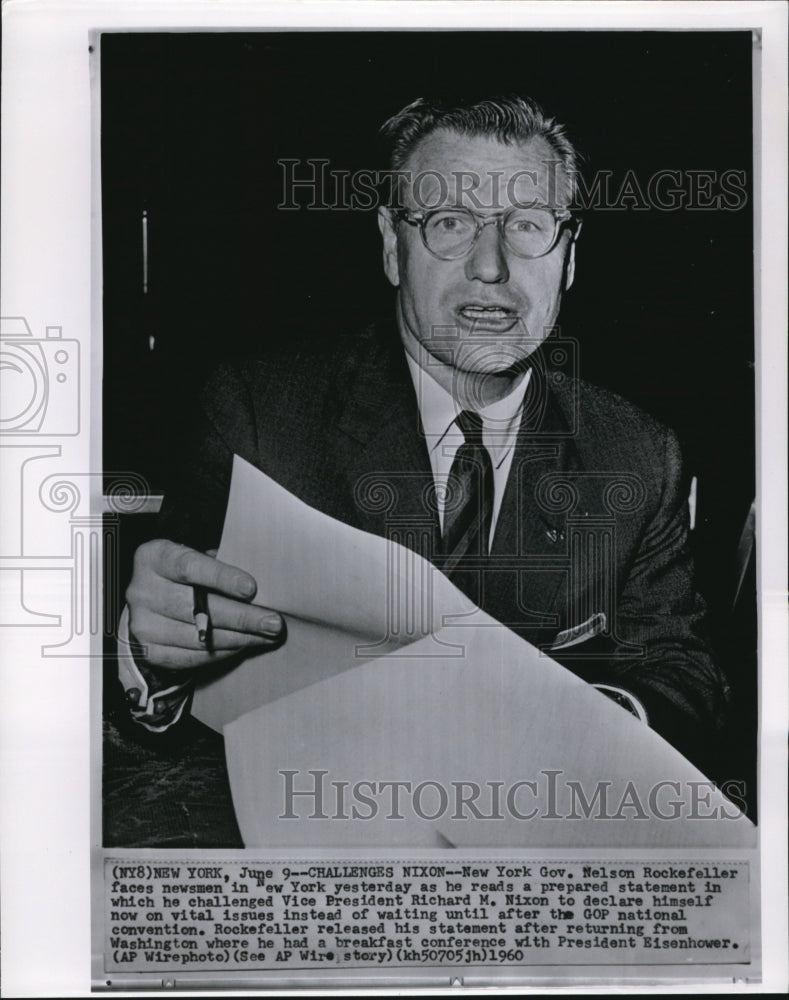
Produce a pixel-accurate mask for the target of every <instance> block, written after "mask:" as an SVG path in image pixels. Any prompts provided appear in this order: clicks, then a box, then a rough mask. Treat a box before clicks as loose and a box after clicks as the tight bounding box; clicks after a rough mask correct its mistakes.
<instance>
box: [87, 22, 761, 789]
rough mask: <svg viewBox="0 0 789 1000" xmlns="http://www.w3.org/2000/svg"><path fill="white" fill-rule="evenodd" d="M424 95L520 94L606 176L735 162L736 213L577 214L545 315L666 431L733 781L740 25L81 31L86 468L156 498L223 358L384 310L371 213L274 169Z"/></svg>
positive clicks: (738, 747) (746, 709) (749, 486)
mask: <svg viewBox="0 0 789 1000" xmlns="http://www.w3.org/2000/svg"><path fill="white" fill-rule="evenodd" d="M446 91H449V92H456V91H467V92H471V93H474V94H484V95H490V94H495V93H502V92H512V91H515V92H519V93H523V94H528V95H530V96H532V97H534V98H536V99H537V100H538V101H539V102H540V103H542V104H543V105H544V107H545V109H546V110H547V111H548V113H549V114H551V115H554V116H556V117H557V118H558V119H559V120H560V121H562V122H564V123H565V124H566V125H567V127H568V131H569V134H570V137H571V138H572V139H573V141H574V142H575V144H576V145H577V147H578V148H579V149H580V150H581V152H582V154H583V155H584V167H585V173H586V174H587V175H588V176H590V177H591V175H593V174H594V173H595V172H596V171H601V170H609V171H612V172H613V175H614V183H613V189H614V190H616V189H617V188H618V184H619V183H621V181H622V180H623V179H624V176H625V174H626V172H627V171H628V170H633V171H635V173H636V175H637V177H638V178H639V180H640V181H641V182H642V184H644V185H645V184H646V182H647V180H648V178H649V177H650V175H651V174H653V173H654V172H655V171H657V170H661V169H673V170H679V171H688V170H717V171H724V170H741V171H745V172H746V174H747V178H748V184H747V187H748V198H747V203H746V204H745V206H744V207H743V208H741V209H739V210H737V211H684V210H680V211H674V212H662V211H657V210H654V209H651V210H648V211H634V210H632V209H630V210H624V211H602V210H596V211H590V212H587V213H586V216H585V220H584V230H583V234H582V237H581V240H580V243H579V247H578V258H577V271H576V281H575V285H574V287H573V289H572V290H571V291H570V293H569V294H568V295H567V297H566V298H565V301H564V305H563V308H562V314H561V323H562V330H563V333H564V334H565V335H566V336H571V337H575V338H577V339H578V341H579V342H580V371H581V374H582V375H583V376H584V377H585V378H588V379H589V380H590V381H593V382H597V383H598V384H602V385H605V386H607V387H609V388H611V389H613V390H615V391H617V392H619V393H621V394H622V395H624V396H626V397H628V398H629V399H631V400H633V401H634V402H636V403H637V404H639V405H641V406H642V407H643V408H645V409H647V410H649V411H650V412H652V413H654V414H655V415H656V416H657V417H659V418H660V419H662V420H663V421H665V422H666V423H668V424H670V425H671V426H673V427H674V428H675V429H676V430H677V432H678V434H679V436H680V440H681V442H682V445H683V448H684V451H685V455H686V459H687V463H688V467H689V472H690V473H691V474H695V475H696V476H698V479H699V496H698V501H699V508H698V521H697V527H696V531H695V537H694V544H695V546H696V549H697V565H698V573H699V586H700V589H701V590H702V592H703V593H705V594H706V596H707V598H708V601H709V603H710V607H711V611H712V622H713V626H714V631H715V636H716V640H717V642H718V645H719V646H720V647H721V649H722V653H723V657H724V660H725V665H726V667H727V669H728V671H729V674H730V676H731V679H732V683H733V685H734V688H735V704H736V705H737V722H736V724H735V726H736V731H735V732H733V733H732V739H731V740H730V741H729V746H730V750H731V761H729V762H728V763H726V764H725V766H724V764H723V763H722V773H723V772H725V771H726V767H728V769H729V770H728V772H727V773H725V774H724V775H723V776H730V777H739V776H740V772H742V771H743V768H745V771H747V775H746V777H747V780H748V781H749V784H752V771H753V760H754V754H753V746H754V741H753V730H754V726H755V705H756V696H755V688H756V684H755V670H756V666H755V654H754V648H755V602H754V598H753V588H752V586H751V587H749V588H748V590H747V593H748V599H747V601H746V602H745V604H744V605H741V606H740V607H739V608H737V609H736V611H735V613H734V614H732V605H731V596H732V587H733V582H734V555H735V551H736V548H737V541H738V538H739V535H740V532H741V530H742V526H743V522H744V519H745V516H746V514H747V511H748V507H749V504H750V502H751V500H752V498H753V495H754V397H753V392H754V381H753V358H754V336H753V308H754V303H753V214H752V199H751V196H750V192H751V187H750V186H751V179H752V175H753V163H752V94H751V34H750V32H723V31H716V32H709V33H703V32H478V31H477V32H440V33H425V32H392V31H388V32H367V31H365V32H340V33H336V32H331V33H330V32H298V33H296V32H293V33H270V32H261V33H254V34H251V33H233V32H228V33H223V34H212V33H203V34H182V33H157V34H137V33H135V34H104V35H102V39H101V120H102V128H101V171H102V177H101V181H102V198H103V205H102V208H103V221H102V226H103V228H102V233H103V253H104V467H105V468H106V469H108V470H112V471H121V470H127V469H130V470H134V471H136V472H139V473H142V474H144V475H145V476H146V478H147V479H148V481H149V483H150V485H151V488H152V491H153V492H160V491H161V489H162V486H163V482H164V478H165V471H166V468H167V465H168V444H167V429H168V427H171V426H172V425H173V424H174V423H175V422H176V418H177V416H178V414H179V413H180V412H181V411H182V410H183V407H184V401H185V399H186V397H187V395H188V394H189V392H190V391H191V389H192V387H193V386H194V385H195V384H196V383H199V381H200V380H201V378H202V376H203V375H204V373H205V372H206V371H207V370H208V369H209V368H211V367H213V366H214V365H215V364H216V363H217V361H218V360H219V359H220V358H221V357H223V356H224V355H226V354H236V353H239V352H242V353H246V352H257V351H261V350H265V347H266V345H267V344H269V343H271V342H273V341H274V340H280V339H281V338H283V337H288V336H289V335H290V334H291V332H293V331H296V330H298V331H299V332H304V331H307V332H309V333H312V334H313V335H315V336H319V337H330V336H332V332H333V331H336V330H338V329H341V328H348V327H356V326H361V325H363V324H366V323H367V322H369V321H370V320H371V319H373V318H375V317H376V316H381V315H387V314H389V315H390V314H391V307H392V299H393V292H392V290H391V288H390V287H389V285H388V283H387V282H386V280H385V278H384V277H383V274H382V271H381V264H380V247H379V238H378V230H377V226H376V223H375V218H374V213H373V212H371V211H367V212H365V211H355V212H350V211H336V210H335V211H307V210H304V209H302V210H300V211H292V212H284V211H281V210H278V208H277V204H278V202H279V201H280V200H281V198H282V187H283V185H282V176H283V175H282V169H281V168H280V167H279V166H278V165H277V160H278V159H282V158H296V159H306V158H308V157H315V158H323V159H328V160H330V161H331V164H330V165H331V168H332V169H338V170H339V169H346V170H351V171H353V170H357V169H360V168H369V169H375V168H380V167H382V166H385V164H382V163H380V162H379V160H378V159H377V144H376V135H377V130H378V127H379V125H380V124H381V122H382V121H383V120H384V119H385V118H387V117H388V116H389V115H391V114H393V113H394V112H396V111H397V110H399V109H400V108H401V107H402V106H403V105H404V104H406V103H408V102H409V101H411V100H413V99H414V98H415V97H416V96H419V95H427V94H436V93H441V92H446ZM301 169H302V170H303V169H304V168H301ZM297 200H298V198H297ZM143 210H145V211H147V213H148V218H149V230H148V232H149V291H148V294H147V295H145V296H144V295H143V294H142V257H141V216H142V212H143ZM149 337H154V338H155V348H154V350H153V351H151V350H150V349H149ZM743 762H745V763H743ZM735 772H736V773H735Z"/></svg>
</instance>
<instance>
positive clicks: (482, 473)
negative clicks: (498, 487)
mask: <svg viewBox="0 0 789 1000" xmlns="http://www.w3.org/2000/svg"><path fill="white" fill-rule="evenodd" d="M456 422H457V425H458V427H460V429H461V431H462V432H463V437H464V439H465V440H464V442H463V444H462V445H461V446H460V447H459V448H458V450H457V452H456V454H455V458H454V461H453V462H452V468H451V469H450V472H449V480H448V483H447V493H446V502H445V505H444V531H443V536H442V547H443V554H444V556H446V559H445V561H444V564H443V567H442V568H443V570H444V572H445V573H446V574H447V575H451V574H452V573H453V572H454V570H455V568H456V567H457V565H458V563H459V562H460V560H461V559H463V557H464V556H478V557H479V556H486V555H487V554H488V539H489V537H490V526H491V521H492V518H493V465H492V463H491V461H490V455H489V454H488V449H487V448H486V447H485V445H484V444H483V443H482V418H481V417H480V415H479V414H478V413H474V412H473V411H472V410H463V411H462V412H461V413H459V414H458V416H457V418H456Z"/></svg>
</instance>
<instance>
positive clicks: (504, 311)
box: [460, 303, 516, 319]
mask: <svg viewBox="0 0 789 1000" xmlns="http://www.w3.org/2000/svg"><path fill="white" fill-rule="evenodd" d="M460 313H461V315H463V316H465V317H466V319H511V318H512V317H514V316H515V315H516V313H515V311H514V310H513V309H508V308H507V307H506V306H500V305H492V306H486V305H477V304H472V303H469V304H468V305H465V306H461V307H460Z"/></svg>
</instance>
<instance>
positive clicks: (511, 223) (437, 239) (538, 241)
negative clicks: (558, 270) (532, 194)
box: [424, 208, 556, 257]
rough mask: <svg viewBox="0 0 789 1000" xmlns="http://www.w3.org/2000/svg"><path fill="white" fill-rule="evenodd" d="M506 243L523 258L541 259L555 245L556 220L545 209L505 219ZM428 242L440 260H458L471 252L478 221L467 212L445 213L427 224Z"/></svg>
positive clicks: (526, 210)
mask: <svg viewBox="0 0 789 1000" xmlns="http://www.w3.org/2000/svg"><path fill="white" fill-rule="evenodd" d="M502 228H503V230H504V240H505V242H506V244H507V246H508V247H509V248H510V250H512V252H513V253H516V254H518V255H520V256H522V257H539V256H540V255H541V254H543V253H545V252H546V251H547V249H548V248H549V247H550V245H551V242H552V241H553V238H554V234H555V231H556V219H555V217H554V215H553V212H550V211H547V210H546V209H542V208H523V209H517V210H515V211H514V212H510V213H509V214H508V215H507V216H506V217H505V219H504V225H503V227H502ZM424 234H425V242H426V243H427V246H428V248H429V249H430V250H431V251H432V252H433V253H434V254H436V255H437V256H439V257H442V256H447V257H455V256H460V255H461V254H463V253H465V252H466V251H468V250H469V249H470V248H471V246H472V245H473V243H474V241H475V239H476V236H477V220H476V219H475V217H474V216H473V215H472V214H471V212H469V211H467V210H466V209H462V208H461V209H444V210H441V211H438V212H435V213H433V214H432V215H430V216H429V218H428V219H427V220H426V222H425V227H424Z"/></svg>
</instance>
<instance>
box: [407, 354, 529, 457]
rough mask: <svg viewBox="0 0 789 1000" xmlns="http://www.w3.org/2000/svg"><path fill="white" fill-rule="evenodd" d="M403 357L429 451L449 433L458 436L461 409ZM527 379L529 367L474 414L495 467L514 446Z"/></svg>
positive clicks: (421, 371)
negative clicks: (508, 389) (506, 390)
mask: <svg viewBox="0 0 789 1000" xmlns="http://www.w3.org/2000/svg"><path fill="white" fill-rule="evenodd" d="M405 356H406V361H407V362H408V370H409V371H410V373H411V379H412V380H413V383H414V388H415V390H416V397H417V404H418V406H419V415H420V417H421V418H422V428H423V429H424V432H425V438H426V440H427V447H428V449H429V450H430V451H431V452H432V451H434V450H435V449H436V448H438V446H439V445H440V444H441V443H442V441H443V440H444V438H445V437H446V436H447V435H448V434H449V433H450V432H457V434H460V433H461V431H460V428H459V427H458V426H457V424H456V423H455V418H456V417H457V415H458V413H459V412H460V407H459V406H458V404H457V403H456V402H455V400H454V399H453V397H452V395H451V393H449V392H447V390H446V389H445V388H444V387H443V386H441V385H439V383H438V382H437V381H436V380H435V379H434V378H433V376H432V375H431V374H430V373H429V372H427V371H425V369H424V368H421V367H420V366H419V365H418V364H417V362H416V361H414V359H413V358H412V357H411V355H410V354H409V353H408V352H407V351H406V355H405ZM530 380H531V368H530V369H528V371H527V372H526V375H525V377H524V378H522V379H521V381H520V382H519V383H518V384H517V385H516V386H515V388H514V389H513V390H512V391H511V392H510V393H508V394H507V395H506V396H503V397H502V398H501V399H499V400H497V401H496V402H495V403H490V404H489V405H488V406H485V407H484V408H482V409H480V410H478V411H477V412H478V413H479V415H480V416H481V417H482V426H483V441H484V443H485V446H486V447H487V448H488V450H489V451H490V452H491V454H492V456H493V459H494V462H495V464H496V465H499V464H501V462H502V461H503V460H504V458H505V457H506V455H507V453H508V452H509V451H510V449H511V448H512V447H513V445H514V444H515V438H516V437H517V435H518V430H519V428H520V417H521V414H522V412H523V400H524V397H525V395H526V390H527V388H528V386H529V381H530Z"/></svg>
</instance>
